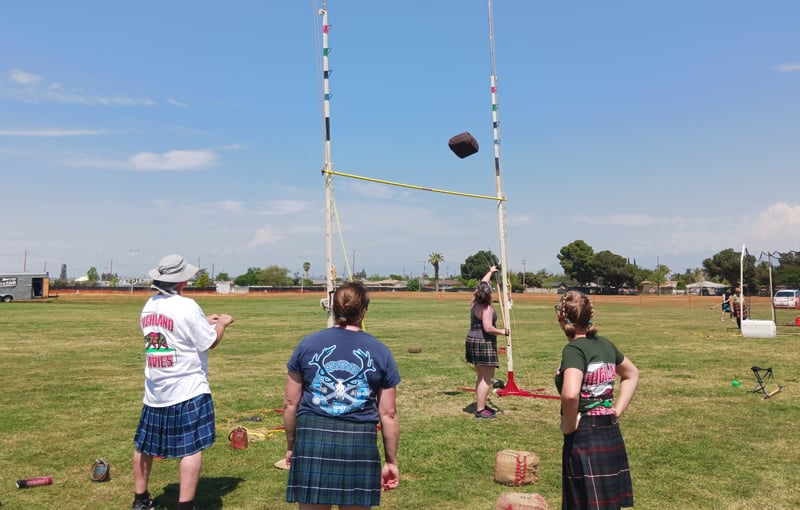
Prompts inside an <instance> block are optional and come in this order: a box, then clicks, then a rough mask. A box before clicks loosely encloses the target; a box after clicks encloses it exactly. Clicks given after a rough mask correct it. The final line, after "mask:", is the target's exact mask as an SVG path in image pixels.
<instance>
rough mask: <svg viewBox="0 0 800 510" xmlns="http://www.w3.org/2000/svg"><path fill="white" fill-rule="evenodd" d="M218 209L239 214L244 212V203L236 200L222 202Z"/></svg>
mask: <svg viewBox="0 0 800 510" xmlns="http://www.w3.org/2000/svg"><path fill="white" fill-rule="evenodd" d="M218 205H219V207H220V208H221V209H222V210H223V211H226V212H240V211H243V210H244V203H242V202H238V201H236V200H224V201H222V202H219V204H218Z"/></svg>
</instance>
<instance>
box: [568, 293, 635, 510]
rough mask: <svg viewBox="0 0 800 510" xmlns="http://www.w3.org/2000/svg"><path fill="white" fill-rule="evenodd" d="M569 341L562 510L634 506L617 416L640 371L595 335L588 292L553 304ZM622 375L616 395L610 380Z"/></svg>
mask: <svg viewBox="0 0 800 510" xmlns="http://www.w3.org/2000/svg"><path fill="white" fill-rule="evenodd" d="M556 313H557V314H558V324H559V325H560V326H561V329H562V330H563V331H564V333H565V334H566V335H567V339H568V340H569V342H568V343H567V345H566V346H564V349H563V351H562V354H561V365H560V366H559V369H558V372H557V373H556V388H558V392H559V393H560V394H561V432H563V433H564V448H563V451H562V471H561V472H562V484H563V485H562V509H565V510H566V509H585V508H591V509H593V510H601V509H618V508H622V507H628V506H633V485H632V483H631V474H630V467H629V465H628V454H627V451H626V450H625V443H624V441H623V439H622V434H621V433H620V430H619V417H620V416H622V413H623V412H625V409H626V408H627V407H628V404H629V403H630V402H631V399H632V398H633V394H634V393H635V392H636V386H637V384H638V383H639V370H638V369H637V368H636V366H635V365H634V364H633V363H632V362H631V360H629V359H628V358H627V357H625V356H624V355H623V354H622V353H621V352H620V351H619V349H617V347H616V346H615V345H614V344H613V343H611V342H610V341H609V340H608V339H607V338H603V337H601V336H597V325H596V324H594V322H593V320H592V319H593V317H594V308H593V307H592V302H591V301H590V300H589V298H588V296H586V295H585V294H583V293H581V292H577V291H569V292H567V293H566V294H564V295H563V296H562V297H561V302H560V303H559V304H558V305H556ZM617 376H619V377H620V384H619V392H618V395H617V398H616V399H615V398H614V384H615V382H616V378H617Z"/></svg>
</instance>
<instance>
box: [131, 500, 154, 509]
mask: <svg viewBox="0 0 800 510" xmlns="http://www.w3.org/2000/svg"><path fill="white" fill-rule="evenodd" d="M157 506H158V500H157V499H152V498H147V499H134V500H133V505H131V510H149V509H150V508H156V507H157Z"/></svg>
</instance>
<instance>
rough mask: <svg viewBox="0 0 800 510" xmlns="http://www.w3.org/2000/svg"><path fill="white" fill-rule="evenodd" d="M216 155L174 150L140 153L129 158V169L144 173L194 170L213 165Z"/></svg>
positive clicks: (211, 152)
mask: <svg viewBox="0 0 800 510" xmlns="http://www.w3.org/2000/svg"><path fill="white" fill-rule="evenodd" d="M216 161H217V155H216V154H215V153H214V152H213V151H209V150H205V151H184V150H175V151H169V152H164V153H162V154H156V153H153V152H140V153H139V154H135V155H133V156H132V157H131V158H130V163H131V168H133V169H134V170H141V171H144V172H151V171H162V170H196V169H199V168H206V167H208V166H211V165H213V164H214V163H215V162H216Z"/></svg>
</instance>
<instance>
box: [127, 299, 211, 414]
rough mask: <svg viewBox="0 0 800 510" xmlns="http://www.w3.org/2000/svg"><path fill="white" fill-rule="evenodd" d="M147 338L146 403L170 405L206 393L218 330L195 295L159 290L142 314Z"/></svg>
mask: <svg viewBox="0 0 800 510" xmlns="http://www.w3.org/2000/svg"><path fill="white" fill-rule="evenodd" d="M141 327H142V333H143V334H144V342H145V357H146V362H145V366H144V379H145V380H144V400H143V401H144V404H145V405H148V406H150V407H167V406H171V405H175V404H178V403H180V402H184V401H186V400H189V399H191V398H194V397H196V396H198V395H202V394H204V393H211V387H210V386H209V384H208V349H209V348H210V347H211V346H212V345H213V344H214V342H215V341H216V340H217V331H216V329H215V328H214V326H212V325H211V324H209V323H208V319H207V318H206V316H205V314H204V313H203V310H202V309H200V305H198V304H197V303H196V302H195V301H194V300H193V299H189V298H186V297H183V296H180V295H178V296H164V295H162V294H156V295H155V296H153V297H152V298H150V299H149V300H148V301H147V303H145V305H144V308H143V309H142V316H141Z"/></svg>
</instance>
